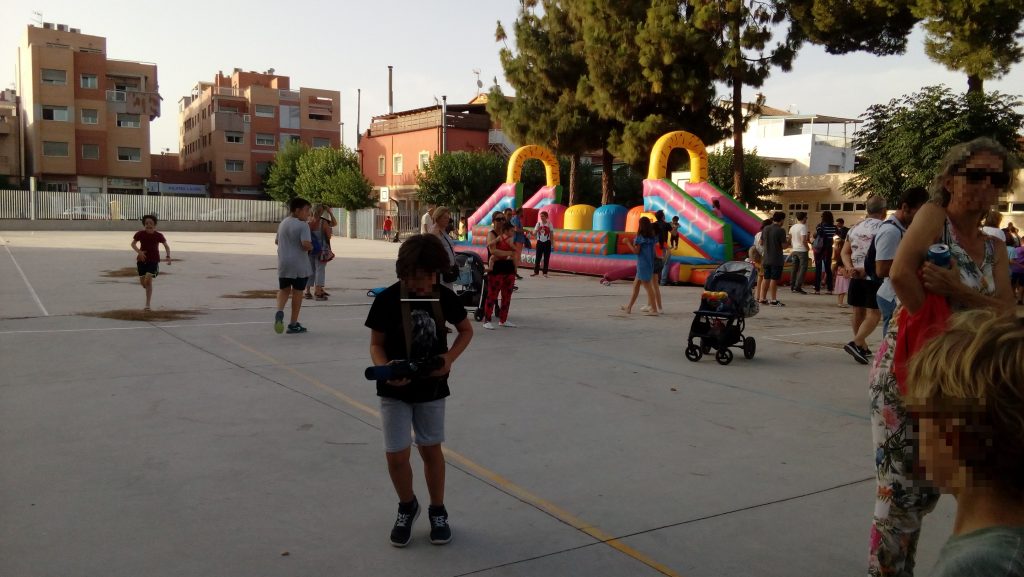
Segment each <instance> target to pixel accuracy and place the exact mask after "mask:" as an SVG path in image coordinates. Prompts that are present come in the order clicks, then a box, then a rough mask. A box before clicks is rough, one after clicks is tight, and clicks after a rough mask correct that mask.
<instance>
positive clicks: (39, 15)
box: [32, 10, 43, 26]
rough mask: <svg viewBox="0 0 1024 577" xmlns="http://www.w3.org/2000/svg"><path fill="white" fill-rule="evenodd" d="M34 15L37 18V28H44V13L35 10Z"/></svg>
mask: <svg viewBox="0 0 1024 577" xmlns="http://www.w3.org/2000/svg"><path fill="white" fill-rule="evenodd" d="M32 15H33V16H35V18H34V20H35V23H36V26H42V25H43V13H42V12H40V11H38V10H33V11H32Z"/></svg>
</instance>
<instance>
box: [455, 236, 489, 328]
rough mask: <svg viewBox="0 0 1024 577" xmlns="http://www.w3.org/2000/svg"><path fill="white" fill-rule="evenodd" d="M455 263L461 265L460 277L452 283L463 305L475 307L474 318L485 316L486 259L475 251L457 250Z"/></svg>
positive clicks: (479, 318) (478, 318)
mask: <svg viewBox="0 0 1024 577" xmlns="http://www.w3.org/2000/svg"><path fill="white" fill-rule="evenodd" d="M455 264H456V265H457V266H458V267H459V278H458V279H456V280H455V282H454V283H452V285H453V286H454V288H455V294H456V295H458V297H459V300H460V301H461V302H462V305H463V306H465V307H466V308H467V309H469V308H471V309H474V311H473V318H475V319H476V320H478V321H479V320H481V319H483V318H484V295H485V294H486V290H485V289H486V287H485V286H484V261H483V259H481V258H480V256H479V255H478V254H476V253H475V252H456V253H455Z"/></svg>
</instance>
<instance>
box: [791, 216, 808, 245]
mask: <svg viewBox="0 0 1024 577" xmlns="http://www.w3.org/2000/svg"><path fill="white" fill-rule="evenodd" d="M789 239H790V240H789V241H790V242H791V243H793V251H794V252H807V225H806V224H803V223H800V222H798V223H796V224H794V225H793V226H791V227H789Z"/></svg>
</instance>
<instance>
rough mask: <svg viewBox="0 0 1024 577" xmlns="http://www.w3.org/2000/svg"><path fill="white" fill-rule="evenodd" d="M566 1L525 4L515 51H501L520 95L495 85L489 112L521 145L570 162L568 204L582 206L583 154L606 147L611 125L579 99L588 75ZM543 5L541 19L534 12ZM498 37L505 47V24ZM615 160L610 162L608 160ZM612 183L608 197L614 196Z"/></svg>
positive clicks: (516, 30) (534, 0)
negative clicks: (508, 94)
mask: <svg viewBox="0 0 1024 577" xmlns="http://www.w3.org/2000/svg"><path fill="white" fill-rule="evenodd" d="M567 3H568V2H567V1H562V0H539V1H538V0H528V1H525V2H523V3H522V4H521V8H520V11H519V17H518V18H517V19H516V21H515V24H514V27H513V32H514V34H515V51H513V50H512V49H511V48H509V47H508V45H507V44H506V45H505V46H504V47H503V48H502V49H501V50H500V51H499V56H500V58H501V64H502V68H503V69H504V71H505V78H506V80H507V81H508V82H509V84H511V85H512V87H513V88H515V90H516V96H515V98H508V97H506V96H505V95H504V93H503V92H502V90H501V88H500V87H499V86H497V85H495V86H494V87H493V88H491V91H490V94H489V95H488V105H487V108H488V110H489V111H490V112H491V113H492V114H494V115H495V116H496V117H497V118H498V119H499V120H500V121H501V124H502V129H503V130H505V131H506V132H508V133H509V135H511V136H512V138H513V140H515V141H517V142H521V143H524V144H525V143H537V144H543V145H545V146H547V147H549V148H551V149H553V150H554V151H555V152H556V153H558V154H566V155H569V157H570V167H571V169H570V171H569V174H568V178H567V179H565V180H564V181H563V182H567V183H568V192H569V202H570V203H575V202H576V201H577V198H576V197H577V189H578V185H577V178H578V176H579V169H580V167H579V160H580V155H581V153H583V152H586V151H588V150H594V149H597V148H603V147H604V146H605V145H606V141H607V138H608V133H609V131H610V121H606V120H602V119H601V118H600V117H599V116H598V115H597V114H595V113H594V112H592V111H591V110H590V109H588V108H587V107H586V105H585V103H584V102H582V101H581V100H580V98H579V96H578V94H577V88H578V85H579V81H580V78H581V77H582V76H583V75H584V74H585V73H586V71H587V63H586V60H585V59H584V56H583V49H582V47H583V42H582V37H581V34H580V31H579V26H578V22H576V21H575V20H574V19H573V18H572V17H571V15H570V13H569V11H568V10H567V9H566V7H565V5H566V4H567ZM538 4H539V5H540V6H541V10H540V13H539V14H538V12H537V10H536V9H535V8H536V7H537V5H538ZM495 38H496V39H497V40H498V41H499V42H505V41H506V39H507V35H506V33H505V29H504V27H503V26H502V24H501V22H499V23H498V28H497V31H496V32H495ZM609 158H610V157H609ZM610 189H611V185H610V182H609V183H607V184H606V186H605V195H606V196H610V194H611V190H610Z"/></svg>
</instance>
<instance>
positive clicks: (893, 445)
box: [868, 315, 939, 577]
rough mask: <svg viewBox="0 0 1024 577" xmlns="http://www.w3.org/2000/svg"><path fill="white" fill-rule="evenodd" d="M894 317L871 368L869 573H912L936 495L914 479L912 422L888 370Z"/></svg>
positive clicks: (892, 351) (899, 575)
mask: <svg viewBox="0 0 1024 577" xmlns="http://www.w3.org/2000/svg"><path fill="white" fill-rule="evenodd" d="M897 318H898V315H894V316H893V319H892V322H891V323H890V327H889V331H888V333H887V334H886V335H885V338H884V339H883V341H882V344H881V346H879V348H878V352H877V353H875V362H874V364H873V365H872V368H871V372H870V394H871V437H872V440H873V441H874V448H875V478H876V481H877V483H878V490H877V492H876V494H875V514H874V519H873V521H872V525H871V547H870V557H869V560H868V575H870V576H872V577H883V576H884V577H888V576H897V577H911V576H912V575H913V574H914V555H915V553H916V552H917V540H918V537H920V535H921V521H922V520H923V519H924V516H925V515H926V514H928V513H929V512H931V511H932V509H934V508H935V504H936V502H937V501H938V499H939V493H938V492H937V491H936V490H935V489H933V488H931V487H928V486H924V485H922V484H921V483H920V481H919V480H915V479H913V478H912V474H913V471H914V452H915V444H914V434H913V433H914V431H913V422H912V421H911V419H910V415H909V414H908V413H907V408H906V406H905V405H904V403H903V396H902V395H901V394H900V390H899V386H898V385H897V383H896V377H895V376H894V375H893V372H892V364H893V356H894V355H895V345H896V334H897V331H898V330H899V327H898V326H896V324H897Z"/></svg>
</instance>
